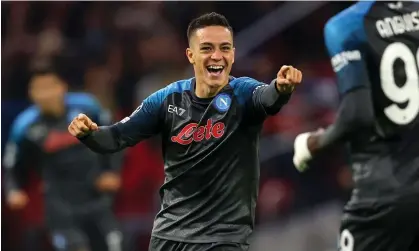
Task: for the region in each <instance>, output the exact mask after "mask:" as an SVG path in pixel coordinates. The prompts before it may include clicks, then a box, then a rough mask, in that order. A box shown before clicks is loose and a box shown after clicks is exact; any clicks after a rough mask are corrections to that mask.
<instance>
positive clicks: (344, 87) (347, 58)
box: [324, 2, 373, 95]
mask: <svg viewBox="0 0 419 251" xmlns="http://www.w3.org/2000/svg"><path fill="white" fill-rule="evenodd" d="M372 4H373V2H359V3H357V4H355V5H353V6H351V7H350V8H348V9H345V10H344V11H342V12H340V13H339V14H338V15H336V16H334V17H333V18H332V19H330V20H329V21H328V22H327V24H326V26H325V28H324V37H325V43H326V47H327V50H328V52H329V55H330V57H331V63H332V66H333V70H334V71H335V73H336V76H337V81H338V91H339V93H340V94H342V95H343V94H345V93H347V92H349V91H351V90H353V89H355V88H359V87H368V83H369V78H368V71H367V68H366V64H365V59H366V57H365V51H363V50H364V48H365V41H366V34H365V30H364V24H363V21H364V16H365V14H366V13H367V12H368V11H369V9H370V7H371V5H372Z"/></svg>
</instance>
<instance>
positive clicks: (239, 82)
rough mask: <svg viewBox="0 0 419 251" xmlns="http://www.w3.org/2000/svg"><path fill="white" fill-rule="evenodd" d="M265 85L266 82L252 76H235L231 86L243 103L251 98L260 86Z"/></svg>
mask: <svg viewBox="0 0 419 251" xmlns="http://www.w3.org/2000/svg"><path fill="white" fill-rule="evenodd" d="M264 85H266V84H265V83H262V82H260V81H258V80H256V79H254V78H250V77H240V78H233V79H232V80H231V81H230V86H231V87H232V88H233V90H234V94H235V96H237V97H238V100H239V102H241V103H243V102H245V101H246V100H247V99H249V98H250V97H251V96H252V94H253V92H254V91H255V90H256V89H257V88H258V87H260V86H264Z"/></svg>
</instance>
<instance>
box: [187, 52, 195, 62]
mask: <svg viewBox="0 0 419 251" xmlns="http://www.w3.org/2000/svg"><path fill="white" fill-rule="evenodd" d="M186 57H187V58H188V60H189V63H191V64H195V60H194V59H193V51H192V49H191V48H186Z"/></svg>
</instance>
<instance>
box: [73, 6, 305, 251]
mask: <svg viewBox="0 0 419 251" xmlns="http://www.w3.org/2000/svg"><path fill="white" fill-rule="evenodd" d="M187 35H188V40H189V48H187V49H186V56H187V58H188V60H189V62H190V63H191V64H192V65H193V68H194V71H195V77H194V78H191V79H186V80H180V81H177V82H174V83H172V84H170V85H168V86H167V87H165V88H163V89H161V90H159V91H157V92H155V93H153V94H152V95H151V96H149V97H148V98H146V99H145V100H144V102H143V103H142V104H141V105H140V106H139V107H138V108H137V109H136V110H135V111H134V112H133V113H132V114H131V116H130V117H127V118H125V119H123V120H122V121H121V122H119V123H116V124H114V125H112V126H108V127H106V126H103V127H99V128H98V125H97V124H96V122H95V121H94V119H90V118H88V117H87V116H86V115H84V114H80V115H79V116H78V117H76V118H74V120H73V122H72V123H71V124H70V125H69V131H70V132H71V134H72V135H74V136H77V137H78V138H79V139H80V140H81V141H82V142H83V143H84V144H86V145H87V146H88V147H89V148H91V149H92V150H94V151H96V152H102V153H106V152H115V151H119V150H121V149H123V148H125V147H127V146H133V145H135V144H137V143H138V142H140V141H141V140H143V139H146V138H148V137H151V136H153V135H155V134H158V133H161V134H162V138H163V158H164V161H165V174H166V179H165V183H164V185H163V186H162V187H161V190H160V196H161V200H162V205H161V210H160V212H159V213H158V214H157V216H156V219H155V222H154V228H153V232H152V239H151V241H150V247H149V250H152V251H157V250H159V251H175V250H176V251H187V250H196V251H201V250H202V251H204V250H213V251H217V250H218V251H222V250H237V251H238V250H248V238H249V235H250V234H251V232H252V230H253V227H254V217H255V207H256V200H257V193H258V186H259V159H258V148H259V146H258V143H259V134H260V131H261V128H262V123H263V121H264V120H265V119H266V117H267V116H269V115H274V114H276V113H277V112H278V111H279V110H280V109H281V107H282V106H283V105H284V104H286V103H287V102H288V100H289V98H290V96H291V93H292V91H293V90H294V87H295V85H297V84H299V83H300V82H301V79H302V74H301V72H300V71H299V70H297V69H295V68H293V67H291V66H283V67H282V68H281V69H280V70H279V72H278V74H277V77H276V78H275V79H274V80H273V81H272V83H271V84H270V85H267V84H263V83H261V82H258V81H257V80H255V79H252V78H249V77H241V78H234V77H231V76H230V71H231V67H232V65H233V63H234V43H233V31H232V28H231V27H230V25H229V23H228V21H227V20H226V18H225V17H224V16H222V15H219V14H216V13H211V14H205V15H203V16H201V17H198V18H197V19H195V20H193V21H192V22H191V23H190V24H189V27H188V31H187Z"/></svg>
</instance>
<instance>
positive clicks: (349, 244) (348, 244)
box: [339, 229, 355, 251]
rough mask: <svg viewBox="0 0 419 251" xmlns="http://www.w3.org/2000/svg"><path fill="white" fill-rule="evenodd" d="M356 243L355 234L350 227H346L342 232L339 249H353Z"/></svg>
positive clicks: (344, 250)
mask: <svg viewBox="0 0 419 251" xmlns="http://www.w3.org/2000/svg"><path fill="white" fill-rule="evenodd" d="M354 245H355V241H354V237H353V235H352V234H351V232H349V230H348V229H344V230H343V231H342V233H341V234H340V240H339V251H353V250H354Z"/></svg>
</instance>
